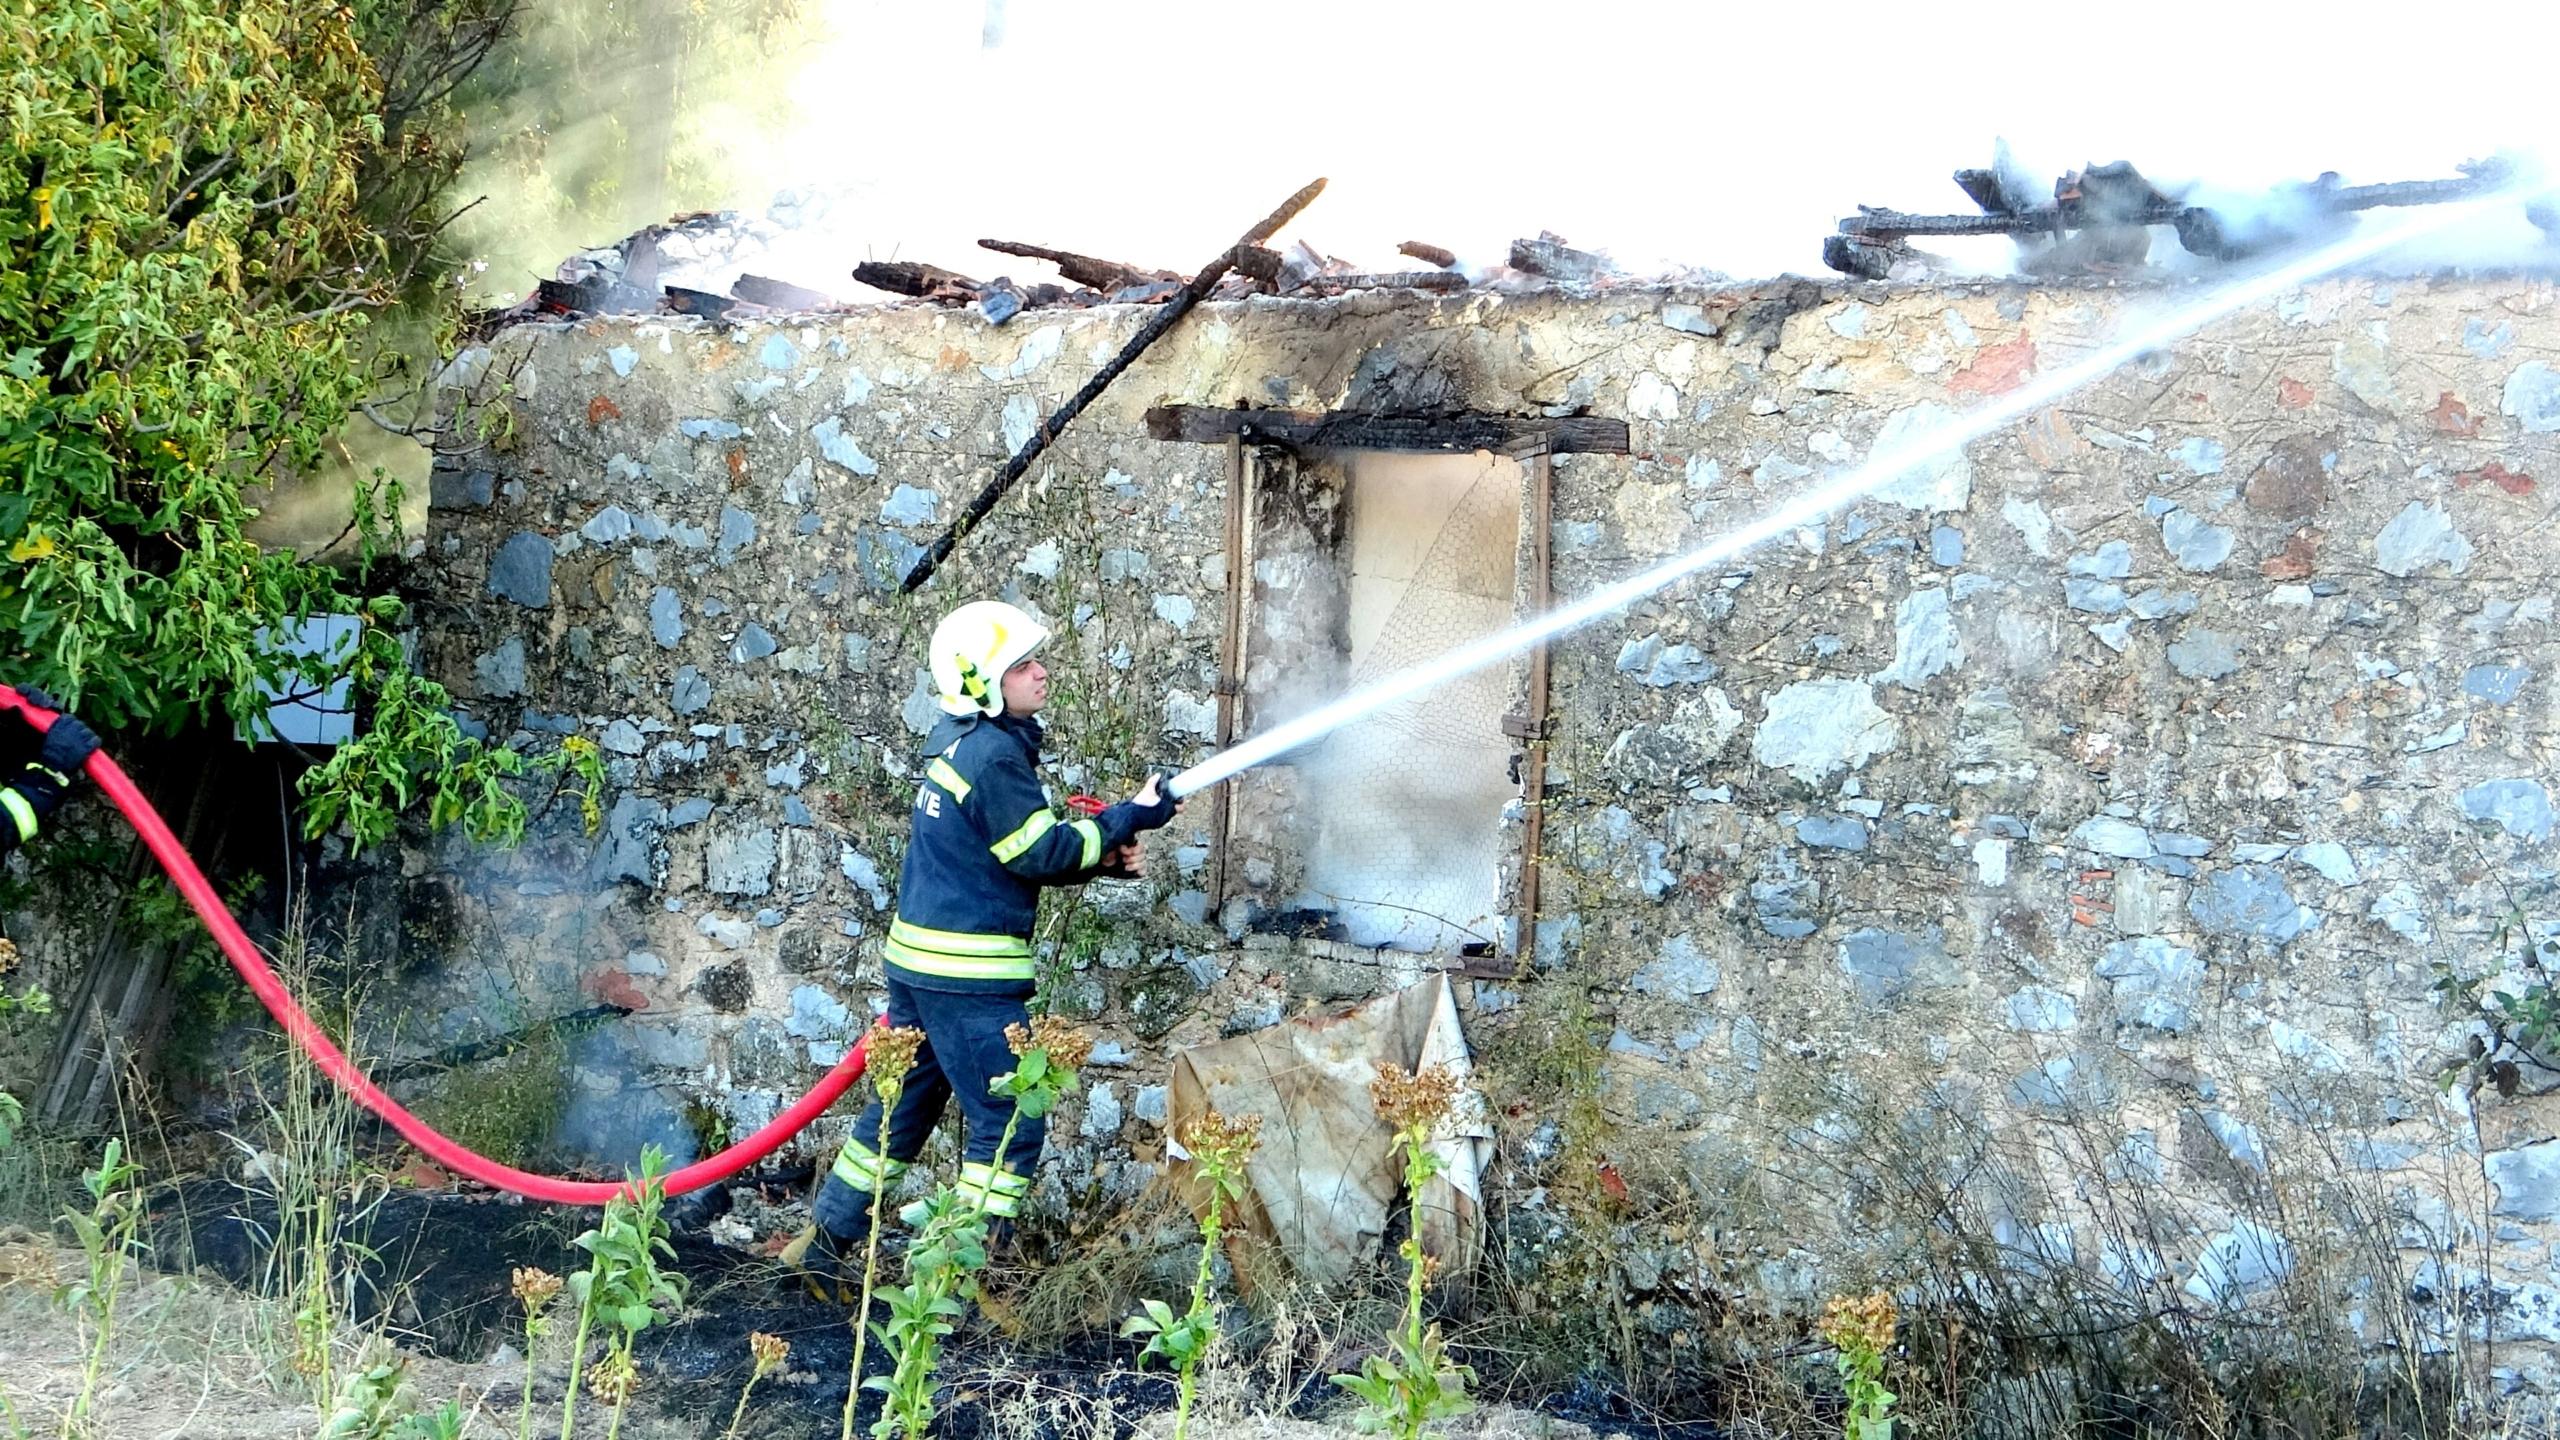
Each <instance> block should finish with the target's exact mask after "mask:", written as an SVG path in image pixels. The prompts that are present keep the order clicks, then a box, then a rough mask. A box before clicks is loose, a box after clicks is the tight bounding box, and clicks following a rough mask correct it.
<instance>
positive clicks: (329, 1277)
mask: <svg viewBox="0 0 2560 1440" xmlns="http://www.w3.org/2000/svg"><path fill="white" fill-rule="evenodd" d="M310 934H311V931H310V925H309V923H308V917H307V916H306V915H305V914H304V913H303V912H302V911H301V910H300V908H299V907H297V908H296V909H295V911H294V912H293V914H292V915H291V916H290V917H289V923H288V925H287V927H286V931H285V936H284V940H283V943H282V944H281V945H280V946H279V947H278V949H277V952H276V961H277V965H278V968H279V969H280V970H281V971H282V972H283V974H284V976H285V980H286V983H287V985H288V986H289V987H290V988H291V989H292V990H293V992H294V993H296V994H299V995H306V996H318V995H320V994H321V993H322V991H321V987H320V986H319V985H318V984H317V982H318V980H319V979H320V972H321V970H322V966H321V964H320V957H319V956H318V955H317V954H316V953H315V952H314V950H313V949H312V946H311V940H310ZM330 998H331V999H333V1000H334V1001H335V1002H336V1003H335V1004H334V1005H333V1006H331V1007H330V1008H331V1009H333V1010H334V1011H335V1012H336V1013H335V1014H329V1015H324V1016H322V1020H323V1023H326V1024H329V1026H330V1028H332V1029H334V1030H335V1031H337V1032H338V1034H339V1035H340V1036H342V1037H348V1036H352V1035H353V1033H354V1031H355V1023H354V1016H355V1011H356V1008H357V1007H356V1001H355V999H354V997H353V995H352V994H351V993H350V992H348V991H345V990H343V989H341V990H339V991H337V992H335V993H334V994H333V995H331V997H330ZM278 1048H279V1050H280V1051H281V1059H282V1063H283V1070H282V1074H281V1077H280V1079H279V1080H278V1082H277V1084H276V1086H275V1088H274V1090H273V1091H272V1092H269V1091H268V1090H266V1089H265V1088H264V1087H263V1086H256V1087H255V1088H256V1089H257V1097H258V1100H259V1101H260V1103H261V1105H262V1107H263V1109H264V1111H265V1119H266V1124H265V1126H264V1129H265V1131H266V1138H267V1148H266V1150H265V1152H264V1153H263V1154H261V1153H259V1152H258V1150H257V1147H255V1146H245V1145H244V1147H243V1148H245V1149H248V1150H250V1151H251V1153H252V1155H253V1156H255V1157H256V1160H257V1163H256V1164H255V1165H254V1166H253V1167H252V1171H253V1173H254V1174H255V1175H256V1177H257V1179H258V1183H259V1184H260V1185H261V1187H262V1188H263V1189H265V1190H266V1192H267V1194H268V1196H269V1198H270V1199H272V1200H273V1201H274V1204H275V1228H274V1230H273V1231H272V1232H271V1233H268V1234H266V1235H265V1236H264V1237H263V1238H264V1240H265V1248H266V1264H265V1269H264V1272H263V1274H262V1276H261V1282H260V1287H259V1288H260V1290H261V1291H262V1293H263V1294H264V1295H265V1296H266V1297H267V1298H268V1299H271V1300H274V1301H277V1302H280V1303H279V1304H278V1305H277V1306H276V1307H274V1308H273V1309H272V1310H268V1311H262V1312H261V1313H262V1314H279V1313H281V1314H284V1315H289V1316H290V1317H291V1327H292V1328H291V1333H290V1335H289V1336H286V1335H283V1334H278V1335H276V1336H274V1337H272V1343H273V1345H274V1348H275V1349H276V1350H278V1351H281V1352H282V1353H283V1354H285V1355H286V1356H287V1357H288V1358H289V1362H290V1364H291V1366H292V1369H293V1370H294V1372H295V1373H297V1374H300V1375H304V1376H307V1377H309V1378H310V1381H311V1395H312V1399H313V1402H314V1404H315V1405H316V1406H317V1407H318V1409H319V1412H320V1415H321V1418H322V1419H323V1421H326V1420H327V1419H328V1417H329V1415H330V1413H331V1407H332V1405H333V1403H334V1401H335V1397H337V1395H338V1392H339V1386H338V1384H337V1382H336V1377H335V1375H334V1374H333V1364H334V1361H335V1357H336V1353H337V1344H338V1339H339V1336H340V1333H341V1331H342V1330H343V1328H344V1326H345V1323H346V1320H347V1318H348V1317H349V1316H350V1315H351V1314H353V1312H354V1310H355V1303H356V1299H357V1287H358V1286H359V1285H361V1284H362V1283H363V1277H364V1273H365V1269H366V1267H367V1266H368V1265H369V1264H371V1263H373V1262H375V1261H377V1260H379V1258H380V1257H379V1256H378V1255H376V1254H375V1253H374V1251H373V1250H372V1249H370V1248H369V1247H368V1245H367V1244H366V1238H367V1237H368V1236H369V1235H370V1232H371V1223H370V1222H371V1219H372V1213H373V1208H374V1206H375V1205H377V1204H379V1203H380V1201H381V1199H382V1197H383V1195H384V1194H385V1193H386V1191H385V1188H384V1186H383V1184H382V1182H381V1181H380V1180H379V1178H367V1177H364V1176H361V1175H359V1174H358V1173H356V1170H355V1162H354V1157H355V1151H356V1147H357V1139H356V1125H357V1114H358V1111H357V1109H356V1107H355V1105H354V1103H353V1102H351V1101H350V1100H349V1099H348V1098H347V1096H346V1093H345V1092H344V1091H342V1090H340V1089H339V1088H338V1087H337V1086H335V1085H333V1084H331V1083H329V1082H328V1080H327V1078H326V1077H325V1076H323V1075H322V1074H321V1073H320V1071H319V1069H318V1067H317V1066H315V1065H314V1064H313V1063H312V1061H311V1057H310V1055H309V1054H308V1053H306V1052H305V1051H304V1050H303V1048H302V1047H301V1046H300V1045H296V1044H292V1043H290V1042H284V1043H282V1044H280V1045H279V1047H278ZM253 1085H254V1082H253Z"/></svg>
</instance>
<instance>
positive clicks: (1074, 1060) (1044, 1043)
mask: <svg viewBox="0 0 2560 1440" xmlns="http://www.w3.org/2000/svg"><path fill="white" fill-rule="evenodd" d="M1004 1043H1005V1044H1006V1045H1008V1046H1010V1047H1012V1050H1013V1053H1014V1054H1016V1055H1028V1054H1030V1053H1031V1052H1032V1051H1034V1050H1039V1051H1043V1052H1045V1053H1046V1054H1047V1055H1048V1057H1049V1068H1050V1069H1052V1070H1081V1069H1083V1068H1084V1062H1085V1061H1087V1060H1090V1059H1092V1058H1093V1037H1092V1036H1090V1035H1087V1034H1086V1033H1084V1031H1082V1030H1080V1029H1078V1028H1076V1024H1075V1022H1074V1021H1072V1020H1066V1019H1062V1018H1060V1017H1058V1016H1056V1015H1034V1016H1033V1017H1031V1023H1030V1025H1028V1026H1022V1025H1007V1026H1006V1027H1004Z"/></svg>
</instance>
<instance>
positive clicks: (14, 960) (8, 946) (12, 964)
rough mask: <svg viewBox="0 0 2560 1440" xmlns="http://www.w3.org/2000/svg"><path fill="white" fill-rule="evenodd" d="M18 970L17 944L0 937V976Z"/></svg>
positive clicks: (5, 937)
mask: <svg viewBox="0 0 2560 1440" xmlns="http://www.w3.org/2000/svg"><path fill="white" fill-rule="evenodd" d="M17 968H18V942H17V941H15V940H12V939H10V938H9V937H8V936H6V935H0V975H6V974H8V973H9V972H10V971H12V970H15V969H17Z"/></svg>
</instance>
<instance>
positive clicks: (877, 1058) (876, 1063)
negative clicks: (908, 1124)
mask: <svg viewBox="0 0 2560 1440" xmlns="http://www.w3.org/2000/svg"><path fill="white" fill-rule="evenodd" d="M923 1045H924V1032H923V1031H921V1030H917V1029H913V1028H911V1027H907V1026H895V1027H892V1028H890V1029H886V1030H880V1031H877V1032H875V1033H874V1034H873V1035H872V1037H871V1044H870V1049H869V1052H868V1053H869V1055H870V1062H869V1063H870V1069H871V1088H872V1090H873V1092H874V1093H876V1094H878V1095H879V1097H880V1133H879V1134H878V1135H875V1136H873V1137H872V1149H871V1153H872V1154H874V1155H880V1156H886V1155H887V1154H888V1153H889V1117H890V1114H891V1112H893V1111H895V1110H896V1109H897V1108H898V1097H899V1096H901V1095H903V1094H904V1093H906V1088H907V1072H908V1071H909V1070H911V1069H913V1068H915V1063H916V1051H917V1050H919V1049H921V1048H922V1047H923ZM880 1188H881V1189H882V1190H886V1189H887V1188H888V1179H887V1177H886V1176H883V1177H881V1179H880ZM880 1198H881V1197H880V1196H879V1195H876V1194H875V1195H874V1196H872V1205H871V1233H870V1235H869V1236H868V1237H866V1238H865V1239H864V1241H863V1243H862V1300H861V1303H860V1305H859V1307H858V1308H856V1309H855V1310H854V1312H853V1369H852V1371H851V1374H852V1377H853V1378H852V1379H851V1380H849V1381H848V1382H846V1386H845V1392H844V1419H843V1426H842V1430H841V1432H840V1433H841V1435H842V1437H843V1440H853V1409H854V1402H855V1401H857V1400H859V1399H860V1398H861V1396H862V1352H863V1347H864V1343H865V1342H866V1341H868V1340H869V1339H870V1338H871V1324H870V1321H871V1291H872V1282H873V1281H874V1280H875V1279H876V1278H877V1277H878V1274H879V1269H880V1205H879V1201H880ZM739 1403H741V1404H744V1403H745V1397H744V1396H741V1397H739ZM731 1428H733V1429H734V1428H735V1426H734V1425H733V1426H732V1427H731Z"/></svg>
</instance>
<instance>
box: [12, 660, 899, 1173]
mask: <svg viewBox="0 0 2560 1440" xmlns="http://www.w3.org/2000/svg"><path fill="white" fill-rule="evenodd" d="M10 709H14V710H16V711H17V712H18V713H19V714H21V715H24V716H26V717H27V720H28V721H29V723H31V724H33V725H34V726H35V727H36V728H37V729H38V730H50V729H52V728H53V721H54V712H53V711H50V710H46V709H42V708H40V707H38V706H36V705H34V704H33V703H31V702H29V701H28V700H26V699H25V698H24V697H22V696H20V695H19V694H18V692H17V691H16V690H15V689H12V688H11V687H9V686H7V685H0V710H10ZM86 768H87V770H88V772H89V778H90V779H92V780H95V781H96V782H98V788H99V789H100V790H103V791H105V792H106V795H107V798H108V799H109V800H112V801H114V802H115V806H116V808H117V809H118V810H121V811H123V812H124V817H125V818H126V819H127V820H130V821H132V822H133V828H134V829H135V830H136V831H138V832H140V834H141V836H142V843H143V844H145V845H147V846H149V847H151V854H152V857H153V858H155V859H157V860H158V861H159V862H160V868H161V869H163V870H166V871H168V872H169V878H170V880H172V881H174V882H175V883H176V884H177V887H178V891H179V893H180V894H183V895H185V896H186V897H187V903H188V904H189V905H192V906H194V907H195V912H196V916H197V918H199V919H201V920H203V921H204V925H205V928H206V929H207V930H210V931H212V932H213V938H214V941H215V943H217V944H219V945H220V946H221V947H222V953H223V956H224V957H225V958H227V959H228V960H230V962H231V968H232V969H234V970H237V971H239V972H240V978H241V979H242V980H245V981H247V982H248V984H249V989H250V990H251V992H252V993H254V994H256V995H257V997H258V1003H259V1004H261V1005H264V1006H266V1007H267V1013H268V1014H270V1015H273V1016H274V1017H275V1018H276V1023H277V1024H279V1025H281V1026H283V1027H284V1030H285V1033H286V1034H287V1035H290V1036H292V1037H293V1039H294V1043H296V1044H298V1045H300V1046H301V1047H302V1048H303V1049H304V1050H306V1051H308V1052H309V1053H310V1055H311V1058H312V1060H313V1061H314V1062H315V1063H317V1064H318V1065H319V1067H320V1068H321V1070H322V1071H324V1072H325V1073H326V1074H327V1075H328V1076H329V1078H330V1079H332V1080H335V1081H337V1082H338V1084H339V1086H340V1087H341V1088H343V1089H344V1090H345V1091H346V1092H347V1093H348V1094H349V1095H352V1096H354V1097H355V1099H356V1102H357V1103H358V1104H360V1105H362V1106H364V1107H365V1108H366V1109H368V1110H370V1111H372V1112H373V1113H374V1114H376V1115H379V1116H381V1117H382V1118H383V1119H384V1120H386V1121H388V1122H390V1125H391V1128H392V1129H394V1130H397V1131H399V1132H400V1135H401V1138H403V1139H405V1140H407V1141H408V1142H409V1143H410V1144H412V1145H415V1146H417V1147H418V1149H419V1150H420V1151H422V1152H424V1153H425V1154H426V1156H427V1158H429V1159H431V1160H433V1161H435V1162H436V1163H437V1164H439V1165H441V1166H443V1167H445V1168H446V1169H448V1170H451V1171H453V1172H454V1173H455V1174H457V1175H467V1176H469V1177H470V1178H472V1179H474V1180H477V1181H480V1182H481V1183H482V1184H485V1185H494V1186H496V1187H497V1188H499V1189H501V1190H509V1191H513V1192H514V1193H516V1194H518V1195H523V1196H526V1197H528V1198H530V1199H535V1200H551V1201H557V1202H558V1203H560V1204H563V1205H602V1204H604V1203H605V1202H606V1201H608V1200H611V1199H613V1198H614V1197H615V1196H617V1195H627V1194H630V1193H631V1192H632V1185H631V1182H629V1181H627V1180H623V1181H615V1180H563V1179H560V1178H558V1177H556V1176H551V1175H536V1174H533V1173H532V1172H531V1171H527V1170H519V1169H517V1168H515V1167H514V1166H512V1165H501V1164H499V1163H498V1162H497V1161H495V1160H492V1159H490V1158H488V1157H487V1156H485V1155H479V1154H475V1153H473V1152H472V1151H470V1150H466V1149H464V1148H463V1147H462V1146H460V1145H458V1144H456V1143H454V1142H453V1141H452V1140H450V1139H447V1138H446V1137H445V1136H443V1135H440V1134H438V1133H437V1132H436V1130H435V1127H433V1126H431V1125H429V1124H428V1123H427V1122H425V1121H424V1120H421V1119H419V1118H418V1117H417V1116H415V1115H412V1114H410V1113H409V1112H408V1110H406V1109H405V1108H403V1107H402V1106H401V1104H400V1102H399V1101H397V1100H394V1099H392V1098H391V1097H390V1096H388V1095H386V1094H384V1093H383V1092H382V1089H381V1087H379V1086H377V1085H375V1084H374V1083H373V1082H372V1081H371V1080H368V1079H366V1078H365V1076H364V1072H363V1071H360V1070H358V1069H357V1068H356V1067H355V1063H354V1062H353V1061H351V1060H349V1059H348V1058H347V1057H346V1055H345V1054H344V1053H343V1052H342V1051H340V1050H339V1049H338V1047H337V1046H336V1045H334V1044H332V1043H331V1042H330V1040H329V1037H328V1036H327V1035H325V1034H322V1033H321V1030H320V1027H319V1026H317V1025H314V1024H313V1023H311V1017H310V1016H309V1015H306V1014H304V1013H303V1010H302V1007H301V1006H300V1005H298V1004H295V1003H294V999H293V996H291V995H289V994H287V993H286V992H285V988H284V982H283V981H281V980H279V979H277V978H276V972H275V971H274V970H273V969H272V968H270V967H269V966H268V964H267V961H266V957H265V956H262V955H260V954H259V953H258V947H257V946H255V945H253V944H251V943H250V941H249V937H248V936H247V935H246V934H244V933H242V931H241V929H240V922H239V921H237V920H235V919H233V918H232V916H231V911H230V910H229V909H228V908H226V907H225V906H224V905H223V903H222V900H221V897H219V896H217V895H215V894H214V893H213V886H212V884H211V883H209V882H208V881H207V880H206V879H205V878H204V872H203V871H200V870H198V869H197V868H196V865H195V861H194V860H192V859H190V858H188V856H187V852H186V851H185V850H183V849H181V848H179V845H178V837H176V836H175V835H172V834H170V833H169V827H168V825H167V823H166V822H164V821H162V820H161V818H160V812H159V811H157V810H154V809H152V808H151V802H150V801H148V800H145V799H143V798H142V792H141V791H139V790H137V789H135V788H134V785H133V781H132V780H131V779H130V778H128V777H127V776H126V775H125V773H124V769H123V767H121V766H119V765H117V764H116V762H115V761H114V760H112V759H110V758H108V756H107V753H106V752H105V751H103V750H101V751H99V752H98V753H96V754H94V755H91V756H90V757H89V763H88V766H87V767H86ZM870 1043H871V1042H870V1037H869V1036H868V1035H865V1036H864V1037H863V1038H862V1040H861V1041H859V1042H857V1043H856V1044H855V1045H854V1047H853V1049H852V1050H851V1051H849V1052H848V1053H847V1054H846V1055H845V1057H844V1058H843V1059H842V1060H839V1061H837V1062H836V1067H835V1068H834V1069H833V1070H830V1071H828V1072H827V1073H826V1076H825V1078H824V1079H821V1080H820V1081H819V1082H818V1084H817V1088H816V1089H813V1090H811V1091H810V1092H809V1093H808V1094H806V1095H803V1096H802V1097H800V1102H799V1103H798V1104H796V1105H793V1106H792V1107H791V1108H790V1109H788V1110H785V1111H783V1112H782V1113H781V1114H780V1115H777V1116H775V1117H774V1118H773V1120H772V1122H771V1123H769V1124H767V1125H766V1126H765V1127H764V1128H763V1129H761V1130H758V1131H757V1132H756V1133H754V1134H753V1135H750V1136H748V1137H747V1138H746V1139H744V1140H741V1141H739V1142H738V1143H737V1144H735V1145H732V1146H730V1147H729V1148H728V1149H726V1150H723V1151H721V1152H720V1153H719V1154H717V1155H713V1156H710V1157H708V1158H706V1159H702V1160H697V1161H695V1162H693V1163H692V1164H690V1165H687V1166H685V1167H684V1168H683V1169H681V1170H678V1171H676V1172H675V1173H674V1174H672V1175H669V1176H668V1177H667V1193H668V1194H670V1195H682V1194H684V1193H685V1192H687V1191H690V1190H699V1189H702V1188H703V1187H704V1186H706V1185H713V1184H717V1183H718V1182H720V1181H722V1180H726V1179H728V1178H729V1177H730V1176H732V1175H735V1174H737V1173H738V1172H739V1171H741V1170H744V1169H746V1168H747V1167H748V1166H750V1165H753V1164H754V1163H756V1162H757V1161H759V1160H762V1159H763V1158H764V1157H766V1156H767V1155H770V1154H772V1153H773V1152H774V1151H775V1150H776V1149H778V1148H780V1146H781V1145H782V1142H783V1141H785V1140H788V1139H790V1138H791V1137H792V1136H794V1135H797V1134H799V1133H800V1132H801V1131H802V1130H804V1129H806V1128H808V1125H809V1122H811V1121H813V1120H815V1119H817V1118H818V1117H819V1116H820V1115H822V1114H824V1113H826V1109H827V1107H828V1106H830V1105H833V1104H834V1103H835V1102H836V1100H837V1098H838V1097H839V1096H841V1095H843V1094H844V1092H845V1091H846V1090H848V1089H850V1088H852V1085H853V1082H854V1081H856V1080H859V1079H861V1078H862V1066H863V1058H864V1053H865V1051H866V1050H867V1049H868V1048H869V1046H870Z"/></svg>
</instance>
